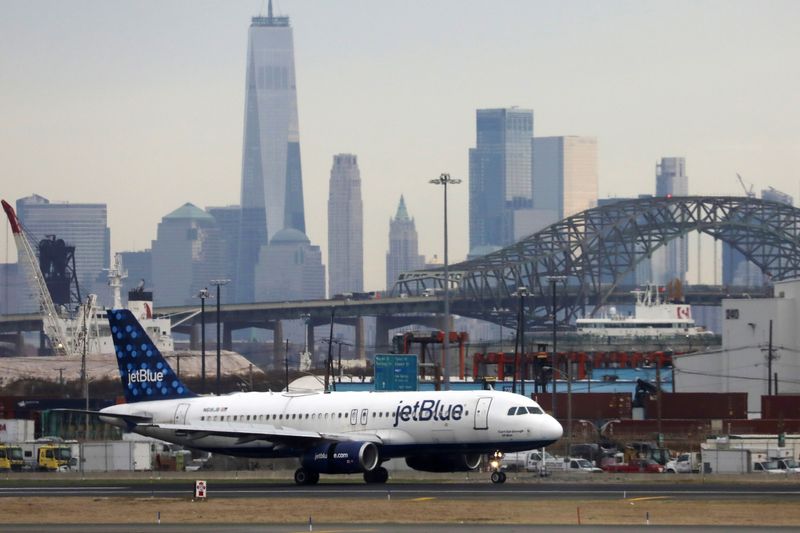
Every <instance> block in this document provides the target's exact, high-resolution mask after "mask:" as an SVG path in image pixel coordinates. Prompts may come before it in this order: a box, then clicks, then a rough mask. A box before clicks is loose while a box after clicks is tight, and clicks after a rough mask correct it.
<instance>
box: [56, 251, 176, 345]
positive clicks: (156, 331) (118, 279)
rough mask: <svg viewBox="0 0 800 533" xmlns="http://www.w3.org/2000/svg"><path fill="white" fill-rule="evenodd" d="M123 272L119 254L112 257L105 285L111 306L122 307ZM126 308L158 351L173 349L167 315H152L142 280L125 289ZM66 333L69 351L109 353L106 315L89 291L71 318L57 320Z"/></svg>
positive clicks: (150, 298)
mask: <svg viewBox="0 0 800 533" xmlns="http://www.w3.org/2000/svg"><path fill="white" fill-rule="evenodd" d="M126 277H127V273H126V272H125V271H124V270H123V268H122V263H121V260H120V256H119V255H116V256H115V257H114V265H113V266H112V268H111V269H109V271H108V285H109V286H110V287H111V288H112V292H113V298H114V302H113V303H114V306H113V309H119V308H121V307H122V298H121V296H120V292H121V290H122V280H123V279H125V278H126ZM128 309H129V310H130V311H131V312H132V313H133V315H134V316H135V317H136V319H137V320H138V321H139V323H140V324H141V325H142V327H143V328H144V329H145V331H146V332H147V335H148V336H149V337H150V339H152V341H153V342H154V343H155V344H156V346H157V347H158V349H159V350H160V351H161V352H162V353H171V352H173V351H175V346H174V343H173V341H172V334H171V330H172V324H171V321H170V319H169V318H156V317H155V316H154V315H153V293H152V292H151V291H146V290H145V289H144V282H142V283H141V284H140V285H139V287H137V288H136V289H133V290H131V291H129V292H128ZM59 320H60V322H61V324H62V327H63V330H64V331H65V332H66V338H67V339H68V340H67V342H70V343H71V344H72V353H76V354H77V353H83V350H84V342H85V344H86V353H90V354H95V353H102V354H113V353H114V351H115V350H114V342H113V340H112V339H111V330H110V329H109V326H108V316H107V315H106V310H105V308H104V307H99V306H98V305H97V302H96V298H95V296H94V295H93V294H92V295H90V296H89V298H88V299H87V301H86V302H85V303H83V304H82V305H81V306H80V307H79V308H78V312H77V313H76V314H75V317H74V318H66V319H65V318H60V319H59Z"/></svg>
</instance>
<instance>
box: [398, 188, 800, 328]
mask: <svg viewBox="0 0 800 533" xmlns="http://www.w3.org/2000/svg"><path fill="white" fill-rule="evenodd" d="M692 231H698V232H701V233H706V234H708V235H711V236H712V237H714V238H715V239H718V240H721V241H724V242H727V243H729V244H730V245H731V246H733V247H734V248H735V249H737V250H738V251H740V252H741V253H742V254H743V255H744V256H745V257H746V258H747V259H749V260H750V261H752V262H753V263H755V264H756V265H757V266H758V267H759V268H761V270H762V271H763V272H764V273H765V274H766V275H767V276H768V277H769V278H770V279H771V280H773V281H778V280H784V279H790V278H793V277H798V276H800V209H796V208H794V207H792V206H789V205H785V204H781V203H776V202H769V201H764V200H758V199H755V198H747V197H713V196H711V197H709V196H702V197H701V196H697V197H671V198H648V199H641V200H622V201H620V202H617V203H614V204H611V205H606V206H603V207H597V208H594V209H588V210H586V211H583V212H581V213H578V214H576V215H573V216H571V217H569V218H566V219H564V220H561V221H559V222H557V223H555V224H552V225H551V226H549V227H547V228H545V229H543V230H542V231H539V232H538V233H535V234H533V235H530V236H529V237H527V238H525V239H523V240H521V241H519V242H517V243H515V244H513V245H511V246H508V247H506V248H503V249H501V250H498V251H496V252H493V253H491V254H488V255H485V256H482V257H479V258H476V259H473V260H469V261H465V262H463V263H458V264H454V265H451V266H450V268H449V277H450V287H451V288H450V294H451V300H452V309H453V312H454V313H457V314H460V315H462V316H470V317H475V318H482V319H484V320H489V321H492V322H505V323H512V324H513V323H515V322H516V318H515V317H513V316H510V315H513V313H510V312H508V311H507V310H509V309H513V310H516V309H517V308H518V306H519V305H520V301H522V302H524V306H525V309H526V311H525V313H526V322H527V323H528V325H529V326H531V325H537V324H538V325H541V324H544V323H546V322H549V321H552V316H553V303H552V297H551V291H552V289H553V286H557V291H558V295H559V296H558V298H557V302H556V304H555V307H556V309H555V315H556V316H558V318H559V320H561V321H563V322H565V323H570V322H572V321H573V320H574V319H575V318H577V317H579V316H582V315H584V314H586V309H587V307H588V308H591V309H592V310H596V309H598V308H599V307H600V306H602V305H604V304H605V303H606V301H607V299H608V297H609V296H610V295H611V293H612V292H613V291H614V289H615V288H617V286H618V285H619V284H620V282H621V281H622V280H623V279H624V278H625V276H626V275H627V274H629V273H630V272H632V271H634V269H635V268H636V265H637V264H639V263H640V262H641V261H643V260H645V259H647V258H650V257H651V256H652V254H653V252H654V251H655V250H657V249H658V248H660V247H662V246H664V245H665V244H666V243H668V242H669V241H671V240H673V239H676V238H679V237H681V236H685V235H687V234H688V233H690V232H692ZM551 276H554V277H556V278H553V279H552V280H551V278H550V277H551ZM444 277H445V276H444V268H443V267H440V268H436V269H432V270H420V271H413V272H406V273H404V274H402V275H401V276H400V278H399V280H398V281H397V283H396V284H395V286H394V289H393V292H394V293H395V294H398V293H408V294H411V295H414V294H423V291H425V289H434V291H436V292H437V293H438V292H440V291H441V290H443V289H444V286H445V284H444V282H445V279H444ZM558 277H563V278H558ZM520 287H526V288H527V290H528V293H529V295H530V296H528V297H525V298H524V299H522V300H520V297H519V296H518V293H517V289H518V288H520ZM429 292H430V291H429ZM498 310H505V311H506V312H505V315H507V316H506V317H505V318H503V317H498V312H497V311H498ZM592 312H593V311H592Z"/></svg>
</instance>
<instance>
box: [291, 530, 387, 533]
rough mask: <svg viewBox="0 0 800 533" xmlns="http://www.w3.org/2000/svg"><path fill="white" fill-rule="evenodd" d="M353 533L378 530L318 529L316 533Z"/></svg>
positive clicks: (302, 531)
mask: <svg viewBox="0 0 800 533" xmlns="http://www.w3.org/2000/svg"><path fill="white" fill-rule="evenodd" d="M305 531H308V530H307V529H303V530H299V531H298V532H297V533H304V532H305ZM354 531H358V532H365V533H366V532H369V531H380V530H379V529H318V530H317V532H318V533H352V532H354Z"/></svg>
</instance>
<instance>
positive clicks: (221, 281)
mask: <svg viewBox="0 0 800 533" xmlns="http://www.w3.org/2000/svg"><path fill="white" fill-rule="evenodd" d="M230 281H231V280H229V279H212V280H211V281H210V283H211V284H212V285H215V286H216V287H217V396H219V395H220V393H221V389H222V381H221V379H222V375H221V372H220V366H221V362H220V361H221V355H220V348H221V346H220V344H221V343H220V326H221V325H222V319H221V318H220V300H221V298H220V295H219V288H220V287H222V286H223V285H227V284H228V283H230Z"/></svg>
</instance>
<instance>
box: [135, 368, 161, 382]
mask: <svg viewBox="0 0 800 533" xmlns="http://www.w3.org/2000/svg"><path fill="white" fill-rule="evenodd" d="M163 380H164V373H163V372H153V371H152V370H149V369H146V368H142V369H141V370H137V371H136V372H131V373H129V374H128V383H147V382H154V381H163Z"/></svg>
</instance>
